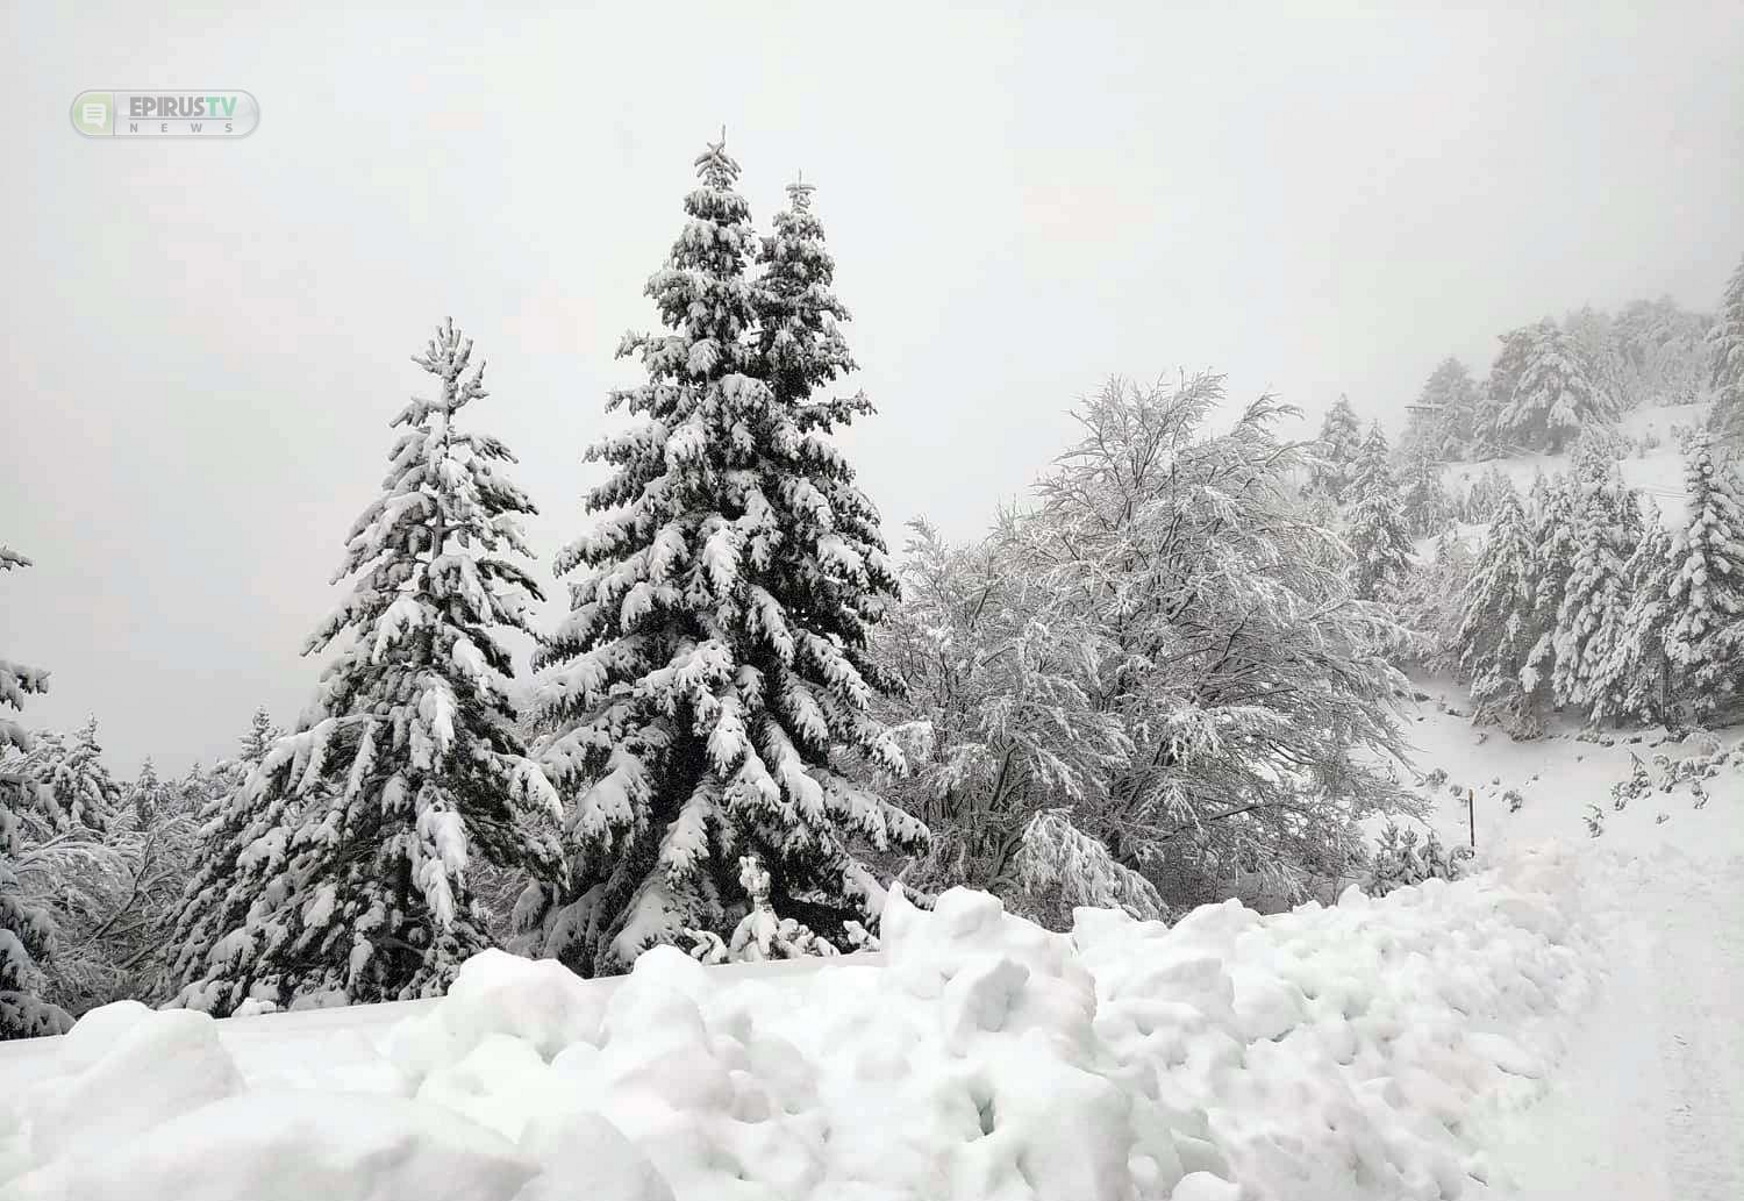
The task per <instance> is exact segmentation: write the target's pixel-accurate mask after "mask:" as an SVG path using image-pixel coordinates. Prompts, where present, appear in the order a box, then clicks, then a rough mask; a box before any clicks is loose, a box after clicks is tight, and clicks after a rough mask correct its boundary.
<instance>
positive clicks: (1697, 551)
mask: <svg viewBox="0 0 1744 1201" xmlns="http://www.w3.org/2000/svg"><path fill="white" fill-rule="evenodd" d="M1684 493H1685V496H1686V498H1687V501H1688V516H1687V524H1685V525H1684V527H1683V528H1682V529H1681V530H1680V531H1679V532H1678V535H1677V538H1676V540H1675V542H1674V543H1673V549H1672V555H1673V558H1674V560H1676V562H1677V563H1678V570H1677V575H1676V576H1675V577H1674V578H1673V579H1672V581H1671V588H1670V594H1669V596H1668V598H1667V599H1668V602H1669V603H1670V605H1671V608H1672V619H1671V626H1670V628H1669V629H1668V630H1667V631H1666V649H1667V651H1668V653H1669V654H1670V656H1671V661H1672V664H1673V666H1674V668H1675V670H1676V672H1677V676H1678V683H1679V691H1680V693H1681V694H1682V699H1683V700H1685V701H1686V702H1687V703H1688V705H1689V707H1690V710H1691V712H1692V714H1694V715H1696V716H1701V715H1704V714H1706V713H1709V712H1712V711H1713V710H1714V709H1715V708H1717V707H1719V706H1720V705H1721V704H1723V703H1724V702H1726V701H1727V700H1729V699H1730V698H1732V697H1733V696H1734V695H1735V694H1737V693H1738V692H1739V691H1740V689H1741V688H1744V481H1741V480H1740V479H1739V478H1738V474H1737V472H1736V471H1734V470H1732V469H1731V468H1730V467H1728V466H1726V465H1725V464H1722V463H1718V462H1716V461H1715V459H1714V454H1713V446H1712V443H1711V442H1710V440H1709V438H1708V437H1707V436H1705V435H1700V436H1697V437H1694V438H1692V439H1691V441H1690V444H1689V446H1688V447H1687V449H1686V450H1685V452H1684Z"/></svg>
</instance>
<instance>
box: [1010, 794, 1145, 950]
mask: <svg viewBox="0 0 1744 1201" xmlns="http://www.w3.org/2000/svg"><path fill="white" fill-rule="evenodd" d="M1016 864H1017V881H1018V884H1019V885H1020V887H1021V888H1022V889H1023V893H1024V904H1023V905H1022V907H1021V908H1022V910H1023V911H1024V916H1028V917H1032V918H1033V919H1035V920H1036V921H1038V922H1039V923H1040V924H1041V925H1043V926H1046V927H1047V928H1049V929H1052V930H1066V929H1070V928H1071V924H1072V910H1074V909H1076V908H1079V907H1080V906H1090V907H1093V908H1096V909H1120V910H1123V911H1124V912H1126V913H1128V914H1130V915H1131V916H1133V917H1136V918H1138V919H1139V920H1141V921H1163V920H1166V919H1167V918H1168V916H1169V907H1168V905H1167V904H1165V903H1164V902H1163V898H1162V896H1161V895H1160V894H1158V892H1157V888H1156V885H1154V884H1152V883H1151V882H1150V881H1149V880H1147V879H1145V877H1144V876H1143V875H1142V874H1140V873H1139V872H1137V871H1135V870H1133V869H1132V868H1130V867H1128V866H1126V865H1125V864H1123V863H1120V862H1118V861H1116V860H1115V858H1114V856H1113V855H1111V854H1109V853H1108V846H1107V844H1106V843H1104V842H1103V841H1102V840H1101V839H1100V838H1095V837H1092V836H1091V835H1089V834H1086V833H1085V832H1084V831H1082V830H1080V829H1079V828H1078V827H1077V826H1076V825H1074V824H1073V822H1072V811H1071V809H1069V808H1066V807H1060V808H1055V809H1043V810H1040V811H1039V812H1037V813H1036V814H1035V816H1033V817H1031V818H1030V819H1029V822H1028V824H1027V825H1025V827H1024V831H1023V845H1022V846H1021V847H1020V848H1019V849H1018V852H1017V856H1016Z"/></svg>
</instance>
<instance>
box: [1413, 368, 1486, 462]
mask: <svg viewBox="0 0 1744 1201" xmlns="http://www.w3.org/2000/svg"><path fill="white" fill-rule="evenodd" d="M1417 404H1418V406H1419V408H1420V409H1421V410H1422V412H1421V413H1420V414H1419V413H1414V414H1412V427H1413V428H1412V430H1411V432H1410V433H1408V435H1407V437H1406V438H1405V442H1406V443H1407V444H1409V445H1410V446H1411V447H1412V448H1413V449H1414V450H1416V449H1421V450H1422V451H1423V452H1424V453H1427V454H1429V455H1431V456H1433V457H1435V458H1437V459H1443V460H1446V459H1460V458H1464V457H1466V455H1468V454H1469V453H1470V452H1471V448H1472V443H1473V441H1474V439H1475V437H1476V433H1477V419H1478V409H1479V407H1480V406H1479V391H1478V385H1477V381H1476V380H1474V379H1472V376H1471V372H1470V371H1468V370H1467V369H1466V365H1465V364H1464V363H1462V362H1460V361H1459V360H1458V359H1456V358H1453V357H1452V356H1449V357H1448V358H1445V359H1443V360H1442V361H1441V362H1440V363H1438V364H1437V365H1436V367H1435V370H1434V371H1432V372H1430V374H1429V378H1428V379H1427V380H1425V381H1424V383H1423V391H1422V392H1421V393H1420V394H1419V396H1418V398H1417Z"/></svg>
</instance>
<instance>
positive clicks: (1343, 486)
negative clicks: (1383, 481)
mask: <svg viewBox="0 0 1744 1201" xmlns="http://www.w3.org/2000/svg"><path fill="white" fill-rule="evenodd" d="M1362 442H1363V434H1362V423H1361V422H1360V421H1358V420H1357V416H1356V410H1355V409H1353V408H1351V407H1350V400H1349V398H1348V397H1346V396H1343V395H1340V396H1339V398H1338V403H1336V404H1334V405H1333V406H1332V407H1331V408H1330V409H1328V410H1327V411H1326V416H1325V417H1324V418H1322V419H1321V422H1320V439H1319V442H1318V445H1317V446H1316V447H1315V455H1314V462H1313V463H1312V465H1311V467H1310V470H1309V479H1310V480H1311V481H1312V483H1313V485H1314V487H1315V488H1316V489H1317V490H1319V491H1320V492H1322V493H1324V494H1325V495H1327V496H1330V497H1331V498H1332V499H1333V502H1334V503H1336V504H1341V505H1342V504H1345V503H1347V502H1348V501H1350V500H1351V499H1353V498H1352V497H1351V496H1350V495H1349V492H1350V479H1351V473H1352V471H1353V470H1354V469H1355V467H1356V461H1357V458H1358V457H1359V456H1360V455H1361V453H1362Z"/></svg>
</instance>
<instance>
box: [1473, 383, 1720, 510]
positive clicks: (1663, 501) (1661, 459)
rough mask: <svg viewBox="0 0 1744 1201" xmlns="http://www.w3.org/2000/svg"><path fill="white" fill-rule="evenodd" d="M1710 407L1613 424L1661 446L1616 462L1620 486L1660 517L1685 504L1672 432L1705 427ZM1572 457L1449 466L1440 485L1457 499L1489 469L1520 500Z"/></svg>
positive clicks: (1650, 410)
mask: <svg viewBox="0 0 1744 1201" xmlns="http://www.w3.org/2000/svg"><path fill="white" fill-rule="evenodd" d="M1708 407H1709V406H1708V405H1707V404H1706V403H1701V404H1687V405H1658V406H1651V407H1647V408H1642V409H1637V410H1635V411H1634V412H1631V413H1627V414H1625V415H1624V416H1623V418H1622V419H1621V420H1620V421H1618V422H1617V424H1616V430H1617V432H1618V433H1619V434H1621V435H1623V436H1624V437H1626V438H1628V439H1629V440H1630V441H1631V442H1636V443H1639V442H1640V441H1641V440H1642V439H1645V438H1649V437H1651V438H1655V439H1657V440H1658V442H1659V445H1658V446H1656V447H1654V448H1652V449H1651V450H1648V451H1647V452H1646V453H1644V454H1643V453H1631V454H1629V455H1626V456H1625V457H1623V458H1622V459H1621V460H1619V462H1618V470H1619V471H1621V472H1622V475H1623V482H1624V483H1625V484H1627V485H1628V486H1629V487H1631V488H1635V489H1638V490H1639V491H1641V492H1643V493H1645V494H1646V495H1648V496H1650V497H1652V498H1653V499H1654V501H1655V502H1657V503H1658V505H1659V507H1660V510H1661V512H1669V513H1675V512H1679V511H1680V508H1679V506H1680V504H1681V502H1682V501H1683V452H1682V450H1681V449H1680V447H1679V446H1678V440H1677V438H1676V437H1675V436H1674V435H1673V432H1672V431H1673V430H1674V429H1676V428H1677V427H1679V426H1684V427H1692V428H1699V427H1701V426H1704V425H1705V424H1706V423H1707V418H1708ZM1570 457H1571V456H1570V455H1569V454H1567V453H1564V454H1560V455H1518V456H1515V457H1512V458H1506V459H1492V460H1489V461H1487V462H1483V463H1449V464H1447V466H1446V468H1445V469H1444V470H1443V473H1442V479H1443V480H1444V481H1445V482H1446V484H1447V486H1448V487H1449V488H1450V489H1451V490H1452V491H1453V492H1454V493H1455V494H1456V495H1459V496H1464V495H1465V494H1466V493H1467V492H1469V491H1470V490H1471V486H1472V484H1473V483H1475V482H1476V481H1477V479H1478V477H1480V476H1482V475H1483V474H1484V473H1485V472H1486V471H1489V470H1491V469H1492V468H1493V469H1495V470H1497V471H1500V472H1501V473H1502V474H1503V475H1505V476H1507V477H1508V479H1509V480H1511V481H1513V484H1514V486H1515V487H1516V488H1517V489H1519V490H1520V494H1521V495H1522V496H1524V495H1525V494H1526V491H1527V489H1529V488H1531V487H1532V480H1533V478H1534V477H1535V476H1537V475H1538V474H1539V473H1543V474H1544V475H1546V476H1553V475H1555V474H1556V473H1557V472H1559V471H1566V470H1567V469H1568V465H1569V460H1570Z"/></svg>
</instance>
